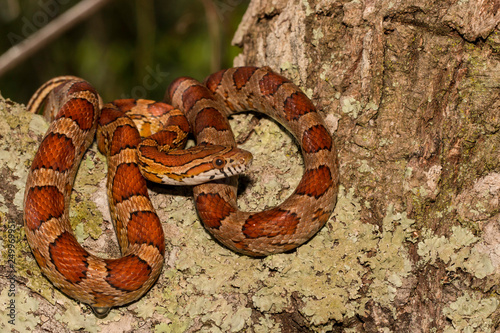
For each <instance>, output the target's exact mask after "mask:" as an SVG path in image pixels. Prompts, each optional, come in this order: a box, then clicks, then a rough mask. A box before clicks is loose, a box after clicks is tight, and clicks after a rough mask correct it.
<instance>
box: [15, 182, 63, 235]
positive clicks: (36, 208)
mask: <svg viewBox="0 0 500 333" xmlns="http://www.w3.org/2000/svg"><path fill="white" fill-rule="evenodd" d="M63 213H64V195H63V194H62V193H61V192H60V191H59V190H58V189H57V187H55V186H37V187H31V188H30V189H29V190H28V194H27V195H26V201H25V205H24V219H25V221H26V225H27V226H28V228H29V229H30V230H36V229H38V228H40V226H41V224H42V223H43V222H46V221H48V220H50V219H51V218H59V217H61V216H62V215H63Z"/></svg>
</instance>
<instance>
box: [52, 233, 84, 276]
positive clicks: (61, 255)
mask: <svg viewBox="0 0 500 333" xmlns="http://www.w3.org/2000/svg"><path fill="white" fill-rule="evenodd" d="M49 253H50V257H51V259H52V262H53V263H54V266H55V267H56V269H57V271H58V272H59V273H61V274H62V275H63V276H64V278H66V279H67V280H68V281H70V282H71V283H78V282H80V281H81V280H82V279H84V278H85V277H86V275H87V269H88V263H87V257H88V256H89V253H88V252H87V251H85V250H84V249H83V248H82V247H81V246H80V244H78V242H77V240H76V239H75V237H74V236H73V235H72V234H70V233H69V232H67V231H65V232H63V233H62V234H60V235H59V237H57V239H56V240H55V241H54V242H52V243H50V244H49Z"/></svg>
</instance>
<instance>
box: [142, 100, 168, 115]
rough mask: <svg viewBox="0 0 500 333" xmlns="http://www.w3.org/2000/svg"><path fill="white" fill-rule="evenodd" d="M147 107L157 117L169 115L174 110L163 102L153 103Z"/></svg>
mask: <svg viewBox="0 0 500 333" xmlns="http://www.w3.org/2000/svg"><path fill="white" fill-rule="evenodd" d="M147 107H148V112H149V113H151V114H152V115H153V116H156V117H158V116H162V115H164V114H166V113H169V112H170V111H172V110H173V109H174V107H173V106H172V105H170V104H167V103H163V102H155V103H151V104H149V105H148V106H147Z"/></svg>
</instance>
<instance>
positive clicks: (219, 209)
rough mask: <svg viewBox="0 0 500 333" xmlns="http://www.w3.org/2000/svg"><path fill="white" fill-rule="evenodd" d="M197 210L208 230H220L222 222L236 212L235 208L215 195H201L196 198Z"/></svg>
mask: <svg viewBox="0 0 500 333" xmlns="http://www.w3.org/2000/svg"><path fill="white" fill-rule="evenodd" d="M196 208H197V209H198V214H200V217H201V220H202V221H203V223H204V224H205V226H206V227H207V228H215V229H218V228H219V227H220V226H221V221H222V220H223V219H224V218H226V217H227V216H228V215H229V214H231V213H233V212H235V211H236V210H235V209H234V207H233V206H231V205H230V204H229V203H228V202H227V201H225V200H224V199H223V198H222V197H221V196H220V195H218V194H215V193H201V194H200V195H198V197H197V198H196Z"/></svg>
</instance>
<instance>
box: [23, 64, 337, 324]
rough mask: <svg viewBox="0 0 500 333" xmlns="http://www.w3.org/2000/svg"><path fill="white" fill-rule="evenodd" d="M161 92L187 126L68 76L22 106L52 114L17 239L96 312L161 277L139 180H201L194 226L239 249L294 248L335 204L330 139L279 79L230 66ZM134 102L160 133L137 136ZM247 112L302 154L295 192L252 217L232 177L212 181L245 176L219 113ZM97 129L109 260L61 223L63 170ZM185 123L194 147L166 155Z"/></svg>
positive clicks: (305, 103)
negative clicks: (110, 239)
mask: <svg viewBox="0 0 500 333" xmlns="http://www.w3.org/2000/svg"><path fill="white" fill-rule="evenodd" d="M169 95H170V99H171V102H172V104H173V106H174V107H178V108H179V109H181V110H182V111H183V112H184V114H185V115H186V118H187V121H188V122H189V124H188V123H187V122H186V118H184V117H183V116H182V115H181V114H179V112H178V111H177V110H175V109H173V108H172V107H170V106H169V105H167V104H164V103H153V102H152V101H133V100H117V101H115V102H113V103H112V104H107V105H105V106H104V107H103V108H102V112H101V108H100V105H99V100H100V98H99V96H98V94H97V92H96V91H95V90H94V88H92V86H90V84H88V83H87V82H85V81H83V80H81V79H78V78H75V77H59V78H55V79H52V80H50V81H48V82H47V83H46V84H45V85H43V86H42V87H41V88H40V89H39V90H38V91H37V93H35V95H34V96H33V97H32V99H31V100H30V103H29V104H28V109H29V110H30V111H32V112H35V111H36V110H38V108H39V107H40V105H41V103H42V101H44V100H47V106H46V109H45V110H46V114H47V112H49V118H51V119H52V122H51V125H50V127H49V130H48V131H47V134H46V135H45V137H44V139H43V141H42V143H41V144H40V147H39V149H38V152H37V154H36V155H35V158H34V160H33V163H32V166H31V170H30V172H29V175H28V180H27V185H26V192H25V204H24V205H25V212H24V224H25V231H26V236H27V239H28V242H29V244H30V246H31V249H32V252H33V255H34V257H35V258H36V260H37V262H38V264H39V266H40V267H41V269H42V271H43V273H44V274H45V275H46V276H47V277H48V278H49V280H50V281H52V282H53V283H54V285H56V286H57V287H58V288H60V289H61V290H62V291H63V292H64V293H66V294H67V295H69V296H70V297H73V298H75V299H77V300H79V301H81V302H83V303H86V304H89V305H90V306H91V307H92V308H93V309H94V311H95V313H96V314H97V315H99V316H104V315H106V314H107V313H108V311H109V309H110V308H111V307H114V306H120V305H124V304H127V303H129V302H131V301H133V300H136V299H138V298H140V297H141V296H142V295H143V294H144V293H145V292H146V291H147V290H148V289H149V288H150V287H151V286H152V285H153V283H154V282H155V281H156V279H157V278H158V276H159V274H160V272H161V268H162V265H163V260H164V254H165V243H164V236H163V230H162V227H161V223H160V221H159V219H158V217H157V216H156V213H155V211H154V208H153V206H152V204H151V202H150V201H149V197H148V193H147V188H146V181H145V179H144V178H143V177H142V175H144V176H145V177H146V178H148V179H150V180H153V181H156V182H163V183H169V184H171V183H174V184H197V183H200V182H206V181H210V182H209V183H206V184H202V185H196V186H194V200H195V204H196V208H197V210H198V213H199V216H200V218H201V220H202V221H203V224H204V225H205V227H206V229H207V230H208V231H209V232H210V233H211V234H212V235H213V236H214V237H215V238H217V239H218V240H219V241H220V242H222V243H223V244H225V245H226V246H227V247H229V248H231V249H233V250H234V251H236V252H239V253H243V254H246V255H250V256H265V255H268V254H272V253H280V252H285V251H288V250H291V249H293V248H295V247H297V246H299V245H300V244H302V243H304V242H305V241H307V240H308V239H310V238H311V237H312V236H313V235H314V234H315V233H316V232H317V231H318V230H319V229H321V227H322V226H323V225H324V224H325V223H326V221H327V220H328V218H329V216H330V214H331V212H332V210H333V208H334V206H335V202H336V196H337V191H338V161H337V155H336V149H335V145H334V142H333V140H332V137H331V135H330V134H329V131H328V130H327V128H326V126H325V124H324V122H323V119H322V118H321V116H320V115H319V114H318V112H317V111H316V108H315V107H314V105H313V104H312V103H311V101H310V100H309V99H308V98H307V97H306V96H305V95H304V93H302V92H301V91H300V89H299V88H297V87H296V86H295V85H294V84H293V83H291V82H290V81H289V80H287V79H285V78H284V77H282V76H280V75H278V74H276V73H274V72H272V71H271V70H270V69H268V68H257V67H239V68H231V69H228V70H223V71H220V72H217V73H215V74H213V75H211V76H210V77H208V78H207V79H206V81H205V85H202V84H201V83H199V82H197V81H195V80H193V79H190V78H180V79H177V80H176V81H174V82H173V83H172V85H171V86H170V89H169ZM133 108H137V109H141V108H142V109H149V113H152V114H153V115H155V116H156V117H158V119H160V120H159V122H160V123H161V125H162V126H163V127H164V129H165V130H164V131H162V132H159V133H157V134H155V135H153V136H151V137H150V138H149V139H146V140H144V141H142V142H141V139H140V137H139V133H138V132H137V129H136V128H135V126H134V122H133V121H132V120H131V118H130V117H128V116H126V115H124V113H123V111H127V110H130V109H133ZM172 109H173V110H172ZM246 110H257V111H259V112H263V113H265V114H267V115H269V116H271V117H272V118H274V119H276V120H277V121H278V122H280V123H281V124H283V125H284V126H285V127H286V128H287V129H288V130H290V132H291V133H292V134H293V135H294V136H295V138H296V139H297V141H298V142H299V144H300V146H301V148H302V153H303V156H304V167H305V172H304V175H303V177H302V180H301V181H300V183H299V185H298V186H297V188H296V190H295V191H294V193H293V194H292V195H291V196H290V197H289V198H288V199H286V200H285V201H284V202H283V203H282V204H281V205H279V206H278V207H275V208H273V209H270V210H266V211H262V212H257V213H248V212H241V211H239V210H238V209H237V205H236V178H235V177H231V178H226V179H220V178H223V177H230V176H232V175H235V174H239V173H241V172H244V171H245V169H246V166H247V165H248V164H249V162H250V161H251V155H250V154H249V153H248V152H245V151H242V150H240V149H238V148H235V147H236V143H235V139H234V136H233V134H232V131H231V129H230V127H229V123H228V121H227V116H229V115H230V114H232V113H235V112H241V111H246ZM132 118H133V117H132ZM97 127H99V130H98V135H97V136H98V145H99V149H100V150H101V151H102V152H103V153H105V154H106V155H107V158H108V197H109V201H110V211H111V216H112V218H113V224H114V226H115V230H116V233H117V238H118V243H119V245H120V248H121V252H122V257H121V258H119V259H101V258H98V257H96V256H94V255H92V254H91V253H89V252H87V251H86V250H85V249H83V248H82V247H81V246H80V245H79V244H78V242H77V241H76V239H75V237H74V235H73V231H72V229H71V226H70V223H69V218H68V216H69V213H68V212H69V198H70V194H71V190H72V185H73V181H74V177H75V174H76V171H77V169H78V165H79V163H80V160H81V158H82V156H83V154H84V153H85V151H86V149H87V147H88V146H89V145H90V144H91V142H92V141H93V137H94V133H95V131H96V128H97ZM189 127H191V129H192V132H193V133H194V135H195V137H196V140H197V143H198V146H195V147H193V148H191V149H189V150H187V151H185V150H181V151H171V152H168V151H169V150H170V149H171V148H176V147H178V146H182V144H183V143H184V142H185V135H186V133H187V132H188V129H189ZM164 172H166V173H167V174H168V175H166V176H165V175H163V173H164ZM141 174H142V175H141ZM200 175H201V176H200ZM197 177H201V179H199V178H197ZM217 179H219V180H217Z"/></svg>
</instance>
